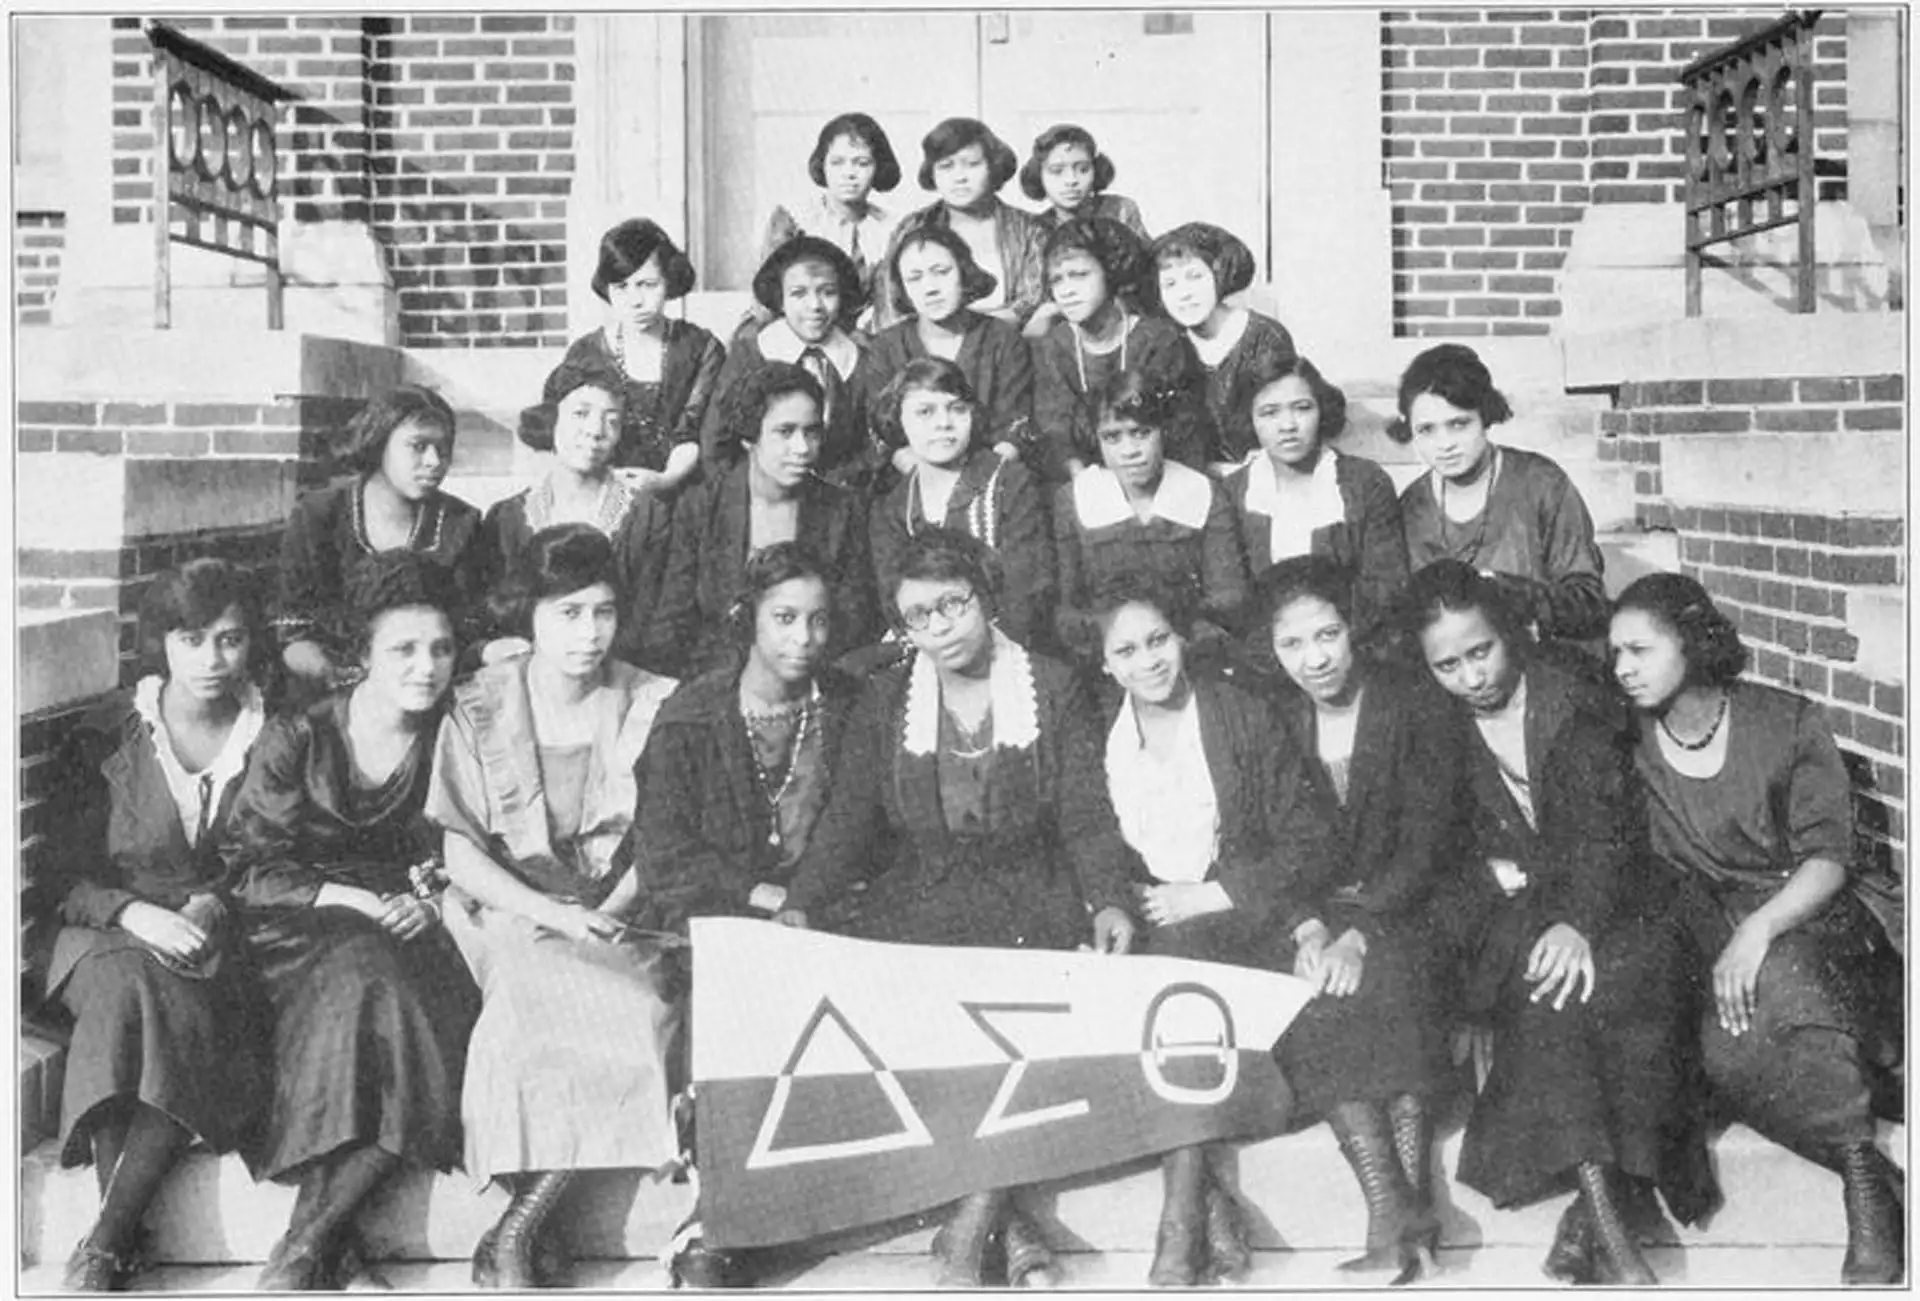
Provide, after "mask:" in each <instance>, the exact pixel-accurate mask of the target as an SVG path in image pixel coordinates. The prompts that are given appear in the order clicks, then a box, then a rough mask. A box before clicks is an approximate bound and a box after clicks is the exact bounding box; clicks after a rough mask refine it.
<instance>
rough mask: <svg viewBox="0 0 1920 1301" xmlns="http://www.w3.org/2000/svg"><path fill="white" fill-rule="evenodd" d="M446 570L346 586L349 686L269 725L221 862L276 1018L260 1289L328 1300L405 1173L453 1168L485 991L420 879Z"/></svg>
mask: <svg viewBox="0 0 1920 1301" xmlns="http://www.w3.org/2000/svg"><path fill="white" fill-rule="evenodd" d="M452 599H453V597H452V586H451V582H450V577H449V575H448V574H447V571H446V570H445V569H444V568H443V567H441V566H439V565H436V564H434V563H433V562H431V561H430V560H427V559H426V558H424V557H422V556H418V555H415V554H413V553H411V552H400V553H398V554H392V555H377V556H372V557H369V558H368V559H366V560H363V561H362V562H361V563H360V565H359V566H358V567H357V568H356V569H355V571H354V574H353V576H352V579H351V581H350V584H349V590H348V601H349V608H350V609H351V610H352V612H353V626H354V627H355V628H356V629H357V630H358V646H357V648H356V649H357V651H358V655H357V656H356V658H357V659H358V660H359V662H360V665H361V667H362V671H363V672H362V678H361V681H360V683H359V685H357V686H355V687H353V688H352V689H350V690H347V691H343V692H340V693H338V694H335V695H333V696H330V697H328V698H326V699H325V700H322V701H320V702H319V703H317V704H315V705H313V706H312V707H311V708H309V709H307V710H306V711H305V712H304V713H300V714H294V715H290V716H285V717H279V718H275V719H272V720H271V721H269V722H268V723H267V725H266V727H265V728H263V729H262V730H261V733H260V740H259V742H258V743H257V744H256V745H255V746H254V751H253V758H252V761H251V762H250V763H249V765H248V768H247V776H246V780H245V782H244V784H243V785H242V786H241V788H240V795H239V797H238V799H237V800H236V801H235V803H234V809H233V816H232V820H231V824H230V828H229V831H228V835H227V838H226V841H225V843H224V845H223V846H222V856H223V857H224V859H225V860H226V865H227V869H228V871H229V873H231V875H232V878H233V881H234V886H233V893H234V898H235V900H236V901H237V902H238V904H239V905H240V928H241V934H242V935H243V936H244V938H245V940H246V945H247V952H248V955H249V957H250V958H251V960H252V962H253V964H254V966H255V967H256V968H257V969H258V971H259V976H260V980H261V982H262V984H263V986H264V988H265V993H266V998H267V1001H268V1004H269V1007H270V1014H271V1017H272V1031H271V1033H270V1035H269V1036H268V1045H267V1049H266V1051H268V1052H270V1053H271V1055H272V1062H273V1077H274V1085H273V1107H272V1111H271V1113H270V1114H269V1116H268V1120H267V1124H266V1126H265V1132H264V1134H262V1135H261V1136H260V1138H259V1139H258V1141H256V1142H254V1143H252V1144H250V1145H249V1149H248V1150H247V1152H246V1155H247V1157H248V1164H249V1165H251V1166H252V1168H253V1172H254V1177H255V1178H260V1179H273V1180H276V1181H282V1182H284V1181H294V1180H297V1181H298V1182H299V1185H300V1195H299V1198H298V1199H297V1200H296V1201H295V1202H294V1207H293V1220H292V1223H291V1224H290V1225H289V1226H288V1228H287V1233H286V1236H285V1237H283V1238H281V1239H280V1241H279V1242H278V1243H276V1244H275V1246H274V1249H273V1254H272V1255H271V1256H269V1257H268V1259H267V1265H266V1269H265V1270H264V1271H263V1272H262V1274H261V1275H260V1284H259V1286H260V1289H261V1290H262V1291H268V1292H299V1291H312V1290H316V1289H320V1290H325V1289H337V1288H340V1287H342V1286H344V1285H345V1282H346V1279H347V1277H348V1276H350V1275H351V1274H352V1273H353V1272H354V1269H355V1267H356V1266H355V1262H356V1259H357V1258H358V1257H359V1256H360V1252H359V1250H358V1248H357V1243H356V1235H355V1234H354V1232H353V1229H352V1221H353V1217H354V1215H355V1214H356V1212H358V1210H359V1209H360V1207H362V1206H363V1205H365V1204H366V1203H367V1201H368V1199H369V1198H371V1197H372V1196H373V1195H374V1194H375V1193H377V1192H378V1191H379V1189H380V1188H381V1186H382V1185H384V1184H385V1183H386V1182H387V1180H388V1178H389V1176H391V1175H392V1174H393V1173H394V1172H395V1171H396V1170H398V1169H399V1168H400V1167H401V1165H402V1164H407V1165H412V1166H416V1167H421V1168H425V1169H431V1170H451V1169H452V1168H453V1167H454V1165H455V1164H456V1163H457V1162H458V1161H459V1159H460V1077H461V1068H462V1065H463V1063H464V1062H465V1061H466V1052H467V1033H468V1031H469V1029H470V1028H471V1027H472V1025H473V1020H474V1016H475V1014H476V1012H477V1011H478V1003H479V999H478V996H477V994H476V993H475V990H474V987H473V981H472V978H471V977H469V976H468V975H467V969H466V965H465V964H464V963H462V962H461V960H460V953H459V950H457V949H456V948H455V947H454V946H453V942H452V941H451V940H450V939H448V938H447V933H446V931H445V930H443V929H442V928H441V925H440V908H439V904H438V902H437V901H436V900H434V899H433V898H432V897H430V895H429V894H428V891H427V889H426V886H425V881H426V879H427V878H428V876H429V875H430V867H431V860H432V858H433V855H434V852H435V850H436V848H437V837H436V836H435V834H434V829H433V827H432V825H431V824H430V823H428V822H427V820H426V819H425V818H424V817H423V816H421V808H422V805H423V804H424V803H425V802H426V797H427V779H428V775H429V772H430V769H431V767H432V758H433V740H434V731H435V727H436V726H437V724H438V722H439V708H440V703H441V697H442V696H444V695H445V694H446V690H447V683H448V681H449V679H450V678H451V677H452V676H453V662H454V654H455V644H454V635H453V620H452V619H451V618H450V617H449V615H448V613H447V610H448V606H449V605H450V604H451V602H452Z"/></svg>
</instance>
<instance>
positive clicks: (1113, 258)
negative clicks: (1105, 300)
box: [1041, 217, 1153, 298]
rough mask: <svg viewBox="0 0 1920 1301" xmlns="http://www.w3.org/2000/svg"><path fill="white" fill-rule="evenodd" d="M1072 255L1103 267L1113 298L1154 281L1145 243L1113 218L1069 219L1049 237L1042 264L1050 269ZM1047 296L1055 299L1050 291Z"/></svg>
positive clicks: (1049, 290)
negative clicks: (1075, 254)
mask: <svg viewBox="0 0 1920 1301" xmlns="http://www.w3.org/2000/svg"><path fill="white" fill-rule="evenodd" d="M1069 253H1085V254H1086V255H1087V256H1088V257H1090V258H1092V259H1093V260H1094V261H1095V262H1098V263H1099V264H1100V270H1101V271H1102V272H1103V273H1104V274H1105V275H1106V277H1107V295H1108V297H1110V298H1119V297H1122V296H1123V295H1127V294H1131V293H1133V292H1134V291H1135V290H1136V289H1138V288H1139V287H1140V284H1141V282H1142V281H1144V280H1147V279H1150V278H1151V277H1150V276H1149V274H1148V273H1149V272H1150V271H1151V270H1152V266H1153V264H1152V262H1151V261H1150V260H1149V259H1148V257H1147V245H1146V242H1145V241H1144V240H1142V239H1141V238H1140V237H1139V236H1138V235H1136V234H1134V233H1133V232H1132V231H1131V230H1129V229H1127V227H1126V226H1124V225H1122V224H1121V223H1120V222H1117V221H1115V220H1113V219H1112V218H1111V217H1069V218H1067V220H1065V221H1063V222H1061V223H1060V224H1059V225H1058V226H1055V227H1054V228H1053V232H1052V233H1051V234H1050V235H1048V236H1047V242H1046V245H1045V247H1044V248H1043V250H1042V253H1041V265H1042V266H1044V267H1046V268H1048V269H1049V270H1051V269H1052V267H1053V265H1054V263H1055V262H1057V261H1059V260H1060V259H1061V258H1063V257H1066V256H1067V255H1068V254H1069ZM1047 296H1048V297H1049V298H1051V297H1052V296H1053V291H1052V289H1051V288H1049V289H1048V291H1047Z"/></svg>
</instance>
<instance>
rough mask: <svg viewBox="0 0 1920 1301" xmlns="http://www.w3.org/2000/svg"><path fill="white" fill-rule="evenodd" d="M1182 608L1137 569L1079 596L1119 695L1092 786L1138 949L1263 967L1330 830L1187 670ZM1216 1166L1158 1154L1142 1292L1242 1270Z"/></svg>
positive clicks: (1240, 694)
mask: <svg viewBox="0 0 1920 1301" xmlns="http://www.w3.org/2000/svg"><path fill="white" fill-rule="evenodd" d="M1186 606H1187V599H1186V597H1185V594H1184V593H1182V592H1180V591H1179V590H1178V589H1173V588H1167V587H1164V586H1163V585H1162V584H1160V583H1159V582H1157V581H1156V580H1155V579H1153V578H1152V577H1151V576H1147V575H1125V574H1123V575H1119V576H1117V577H1116V580H1115V581H1114V582H1113V583H1112V584H1110V585H1109V586H1107V587H1105V588H1103V589H1101V590H1100V591H1099V592H1097V593H1096V594H1095V596H1094V601H1093V614H1094V617H1095V618H1096V619H1097V620H1098V621H1099V626H1100V630H1101V636H1102V655H1103V658H1104V660H1105V669H1106V672H1107V674H1108V676H1110V677H1111V678H1112V679H1113V680H1114V682H1115V683H1116V684H1118V685H1119V687H1120V688H1121V689H1122V691H1123V692H1124V695H1123V697H1122V699H1121V701H1120V705H1119V708H1118V710H1117V711H1116V714H1115V717H1114V720H1113V724H1112V726H1111V728H1110V729H1109V730H1108V733H1107V745H1106V777H1107V792H1108V795H1109V797H1110V798H1111V800H1112V803H1113V808H1114V811H1115V813H1116V814H1117V816H1118V818H1119V822H1120V834H1121V835H1122V836H1123V837H1124V838H1125V840H1126V843H1127V847H1128V848H1129V849H1130V850H1131V851H1132V853H1131V854H1130V855H1128V857H1129V859H1130V861H1131V866H1132V868H1133V878H1134V881H1135V883H1136V884H1135V890H1136V891H1137V894H1138V898H1139V911H1140V915H1141V916H1142V917H1143V918H1144V919H1145V920H1146V922H1147V925H1148V929H1147V930H1146V931H1145V932H1144V933H1143V934H1142V935H1141V937H1140V948H1141V949H1142V950H1143V951H1145V952H1149V953H1157V954H1165V955H1168V956H1172V957H1181V958H1194V959H1198V960H1200V961H1203V962H1228V963H1234V964H1237V965H1240V966H1248V967H1264V968H1277V967H1279V966H1280V965H1281V963H1282V961H1283V959H1284V958H1285V957H1286V953H1285V947H1286V946H1285V939H1284V931H1285V928H1286V925H1287V923H1288V922H1289V921H1290V920H1291V916H1292V914H1293V913H1294V912H1296V911H1297V904H1296V903H1294V902H1293V897H1294V894H1295V891H1296V890H1297V888H1298V886H1299V884H1300V883H1301V882H1302V881H1304V880H1307V879H1310V878H1312V877H1315V876H1318V875H1320V874H1321V873H1323V872H1324V870H1325V869H1324V864H1325V863H1326V861H1327V858H1328V853H1329V851H1330V849H1331V845H1330V844H1329V843H1328V841H1327V831H1328V826H1327V824H1326V822H1325V820H1324V819H1323V818H1322V817H1321V814H1320V809H1319V807H1318V804H1317V802H1316V801H1315V799H1314V798H1313V793H1312V790H1311V788H1310V786H1309V784H1308V781H1307V775H1306V765H1305V764H1304V762H1302V755H1301V752H1300V751H1298V750H1296V749H1294V748H1292V747H1290V746H1281V745H1275V744H1274V738H1275V737H1276V735H1279V734H1280V731H1281V729H1280V725H1279V720H1278V719H1277V718H1276V717H1275V716H1274V714H1273V713H1272V711H1271V710H1270V709H1269V708H1268V707H1267V706H1266V704H1265V703H1264V702H1262V701H1261V700H1260V699H1259V698H1258V697H1256V696H1252V695H1249V694H1247V693H1246V692H1244V691H1242V690H1240V689H1239V688H1238V687H1236V686H1233V685H1232V684H1230V683H1227V682H1225V681H1222V680H1220V679H1218V678H1214V677H1208V676H1202V675H1198V674H1193V673H1190V672H1189V671H1188V668H1187V663H1186V644H1187V628H1188V623H1187V620H1186V618H1185V607H1186ZM1313 1006H1315V1005H1314V1004H1310V1005H1309V1009H1311V1008H1312V1007H1313ZM1303 1015H1305V1014H1304V1013H1303ZM1296 1024H1297V1023H1296ZM1282 1042H1284V1040H1283V1041H1282ZM1225 1157H1226V1147H1225V1145H1223V1144H1220V1143H1209V1144H1204V1145H1201V1146H1195V1147H1185V1148H1179V1149H1176V1150H1175V1151H1172V1152H1169V1153H1167V1154H1166V1156H1165V1157H1164V1158H1163V1159H1162V1163H1161V1167H1162V1172H1163V1176H1164V1181H1165V1187H1166V1192H1165V1201H1164V1203H1163V1205H1162V1208H1161V1212H1160V1227H1159V1231H1158V1233H1157V1234H1156V1236H1155V1239H1154V1255H1153V1264H1152V1266H1151V1267H1150V1269H1149V1270H1148V1274H1147V1281H1148V1282H1149V1283H1150V1284H1152V1285H1153V1286H1155V1287H1192V1286H1194V1285H1195V1284H1197V1283H1199V1282H1201V1281H1203V1280H1204V1281H1207V1282H1214V1281H1219V1280H1223V1279H1226V1280H1233V1279H1239V1278H1241V1277H1244V1276H1245V1274H1246V1272H1247V1270H1248V1268H1249V1266H1250V1265H1251V1264H1252V1258H1251V1256H1250V1255H1249V1253H1248V1250H1247V1243H1246V1232H1245V1228H1244V1226H1243V1224H1242V1223H1241V1217H1240V1213H1239V1209H1238V1207H1236V1206H1235V1205H1234V1202H1233V1195H1232V1193H1231V1192H1230V1191H1229V1188H1228V1185H1227V1183H1226V1181H1225V1180H1224V1179H1223V1178H1222V1176H1221V1173H1220V1171H1221V1166H1222V1165H1223V1163H1224V1160H1225Z"/></svg>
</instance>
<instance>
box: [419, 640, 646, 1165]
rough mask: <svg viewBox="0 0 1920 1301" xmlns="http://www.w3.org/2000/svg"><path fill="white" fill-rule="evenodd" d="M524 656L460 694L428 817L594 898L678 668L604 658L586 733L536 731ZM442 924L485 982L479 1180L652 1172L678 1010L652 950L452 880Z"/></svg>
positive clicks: (511, 866)
mask: <svg viewBox="0 0 1920 1301" xmlns="http://www.w3.org/2000/svg"><path fill="white" fill-rule="evenodd" d="M528 662H529V661H528V660H527V659H526V658H524V657H522V658H516V659H512V660H507V661H504V662H502V663H499V664H493V665H489V666H488V667H486V668H484V669H482V670H481V671H480V672H478V673H476V674H475V675H474V676H473V678H472V679H471V680H469V681H468V682H466V683H464V684H462V685H461V686H460V687H459V688H458V689H457V690H456V692H455V695H454V701H453V706H452V708H451V709H450V710H449V711H448V714H447V718H446V721H445V722H444V723H443V724H442V725H441V729H440V741H439V747H438V750H437V752H436V754H435V757H434V771H433V785H432V788H431V790H430V791H429V793H428V797H427V809H426V812H427V816H428V817H429V818H431V819H432V820H433V821H434V822H435V823H437V824H438V825H439V826H441V827H442V828H444V829H445V830H447V831H451V832H455V833H458V834H460V835H463V836H465V837H467V838H468V839H469V840H471V841H473V842H474V844H475V845H477V846H479V847H481V848H482V849H483V850H484V851H485V852H486V853H487V854H488V856H489V857H491V858H492V859H493V861H494V862H495V863H497V864H499V865H500V866H501V867H503V868H505V869H506V870H507V871H509V872H511V873H513V874H514V875H515V876H517V877H519V878H520V880H521V881H522V882H524V883H525V884H526V885H528V886H530V887H532V888H533V889H535V890H539V891H541V892H542V893H544V894H547V895H551V896H553V897H555V898H562V899H567V900H570V901H572V902H576V903H580V904H583V905H585V906H587V907H593V906H595V905H596V904H598V903H599V902H600V901H602V900H603V899H605V898H606V897H607V895H608V894H609V893H610V892H611V891H612V890H613V888H614V885H615V884H616V883H617V882H618V881H619V879H620V877H621V875H622V874H623V873H625V872H626V871H627V870H629V867H628V861H627V858H626V855H625V853H624V851H623V849H622V845H623V842H624V841H625V839H626V834H627V829H628V828H629V827H630V826H631V825H632V822H633V812H634V807H635V802H636V788H635V782H634V776H633V773H634V764H635V762H636V761H637V760H638V758H639V756H640V751H641V750H642V749H643V748H644V747H645V745H646V740H647V734H648V732H649V731H650V730H651V729H652V726H653V719H654V716H655V714H657V713H658V712H659V709H660V706H661V704H662V703H663V702H664V701H665V700H666V698H667V696H668V695H669V694H671V692H672V690H673V688H674V686H675V685H676V684H675V682H674V681H673V679H671V678H664V677H660V676H657V675H655V674H651V673H647V672H644V671H642V670H640V669H636V668H634V667H632V666H631V665H628V664H623V663H620V662H617V661H609V662H608V665H607V678H606V681H605V682H604V683H603V684H602V685H601V686H600V687H599V688H598V689H597V691H596V699H594V701H593V703H592V712H593V714H594V716H595V717H597V718H598V719H599V720H600V725H599V730H598V732H597V733H596V734H595V736H594V738H593V740H592V742H591V743H589V744H587V745H581V746H575V747H570V748H551V747H542V746H537V745H536V744H535V742H534V731H533V714H532V705H531V701H530V699H529V695H528V691H527V684H526V668H527V664H528ZM446 922H447V930H448V931H449V932H450V933H451V934H452V936H453V938H454V941H455V942H456V943H457V944H458V945H459V946H460V952H461V954H462V956H464V957H465V958H466V960H467V965H468V966H469V967H470V968H471V969H472V971H473V975H474V979H475V980H476V981H477V982H478V983H479V985H480V992H481V998H482V1008H481V1012H480V1020H479V1023H478V1024H477V1025H476V1026H475V1027H474V1031H473V1040H472V1044H471V1047H470V1048H469V1050H468V1056H467V1074H466V1085H465V1089H464V1092H463V1096H462V1099H461V1107H460V1112H461V1120H462V1123H463V1124H464V1126H465V1130H466V1162H465V1164H466V1169H467V1172H468V1173H469V1174H471V1175H473V1176H474V1177H475V1178H477V1179H481V1180H486V1179H491V1178H493V1177H495V1176H498V1175H504V1174H514V1173H518V1172H523V1171H534V1170H581V1169H634V1168H640V1169H653V1168H658V1167H659V1166H661V1165H664V1164H665V1163H666V1162H667V1161H669V1160H670V1159H671V1158H672V1157H673V1156H674V1154H675V1152H676V1150H677V1144H676V1142H675V1138H674V1131H673V1124H672V1120H671V1116H670V1111H669V1104H670V1100H671V1099H670V1093H669V1089H668V1075H667V1053H668V1050H669V1048H670V1046H671V1044H672V1041H673V1037H674V1033H675V1031H676V1030H677V1028H678V1025H679V1018H680V1013H679V1010H678V1009H677V1008H676V1007H675V1006H674V1005H673V1003H672V1002H671V1001H670V999H669V993H668V989H667V984H668V970H667V966H666V962H667V958H666V955H665V954H664V952H663V951H662V950H661V949H660V948H659V947H658V946H657V945H654V944H652V943H648V942H643V941H640V940H636V939H622V940H620V941H618V942H608V941H592V942H584V943H583V942H581V941H577V940H572V939H568V938H566V937H564V936H561V935H558V934H555V933H554V932H552V931H548V930H546V929H544V928H543V927H541V926H539V925H537V924H535V923H534V922H532V921H529V920H528V919H527V918H525V917H522V916H520V915H519V914H516V913H508V912H504V911H502V910H500V909H497V908H493V907H490V906H488V905H486V904H483V903H481V902H479V901H478V900H476V899H473V898H472V897H470V896H468V895H466V894H465V893H464V892H462V891H461V890H459V889H458V887H453V888H450V889H449V890H448V891H447V908H446Z"/></svg>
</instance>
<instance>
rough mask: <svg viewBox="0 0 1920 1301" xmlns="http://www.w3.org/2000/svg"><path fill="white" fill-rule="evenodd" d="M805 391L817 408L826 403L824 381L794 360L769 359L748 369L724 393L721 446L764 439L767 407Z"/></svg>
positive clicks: (731, 447) (735, 447) (738, 446)
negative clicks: (763, 430) (761, 426)
mask: <svg viewBox="0 0 1920 1301" xmlns="http://www.w3.org/2000/svg"><path fill="white" fill-rule="evenodd" d="M794 393H804V394H806V395H807V396H808V397H810V398H812V399H813V405H814V408H815V410H819V409H822V408H824V407H825V406H826V403H827V397H826V394H825V393H823V392H821V391H820V381H819V380H817V379H815V378H814V377H813V375H812V374H811V373H810V372H809V371H808V370H807V369H806V368H805V367H804V366H797V365H795V364H794V363H792V362H790V361H769V362H764V363H762V364H761V365H759V366H756V367H754V368H753V369H752V370H750V371H748V372H747V373H746V375H744V376H743V377H741V378H740V379H739V380H737V381H736V382H735V383H734V384H733V386H732V387H731V388H729V389H728V390H727V391H726V392H725V393H723V394H721V395H720V426H721V430H722V437H721V440H720V442H721V446H722V447H723V448H724V449H727V450H728V451H730V452H731V451H737V450H739V449H741V448H744V447H747V446H748V445H750V444H753V443H757V442H759V441H760V424H761V422H762V421H764V420H765V419H766V418H767V409H768V408H769V407H771V406H772V405H773V404H774V403H775V402H777V401H778V400H779V399H781V398H783V397H787V396H788V395H790V394H794Z"/></svg>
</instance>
